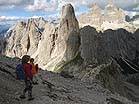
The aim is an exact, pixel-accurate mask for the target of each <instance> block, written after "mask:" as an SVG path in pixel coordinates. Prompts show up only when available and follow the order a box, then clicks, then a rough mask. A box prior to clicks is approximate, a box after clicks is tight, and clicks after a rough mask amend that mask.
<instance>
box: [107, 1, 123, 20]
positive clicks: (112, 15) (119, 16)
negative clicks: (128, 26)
mask: <svg viewBox="0 0 139 104" xmlns="http://www.w3.org/2000/svg"><path fill="white" fill-rule="evenodd" d="M125 16H126V15H125V13H124V11H123V10H122V9H121V8H117V7H116V6H115V5H113V4H111V5H110V4H109V5H107V6H106V7H105V10H104V21H108V22H110V23H111V22H112V23H113V22H117V23H121V22H124V21H125Z"/></svg>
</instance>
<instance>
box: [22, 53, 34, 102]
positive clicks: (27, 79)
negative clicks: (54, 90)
mask: <svg viewBox="0 0 139 104" xmlns="http://www.w3.org/2000/svg"><path fill="white" fill-rule="evenodd" d="M29 60H30V56H29V55H24V56H23V57H22V67H23V70H24V72H25V79H24V81H25V89H24V90H23V95H21V96H20V98H21V99H25V94H26V92H28V100H33V97H32V87H33V86H32V78H33V75H32V73H31V70H32V66H31V65H30V64H29V63H28V62H29Z"/></svg>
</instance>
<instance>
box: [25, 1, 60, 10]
mask: <svg viewBox="0 0 139 104" xmlns="http://www.w3.org/2000/svg"><path fill="white" fill-rule="evenodd" d="M57 6H58V0H51V1H49V2H47V1H46V0H34V4H33V5H28V6H27V7H26V8H25V9H26V10H27V11H38V10H43V11H52V10H55V9H56V8H57Z"/></svg>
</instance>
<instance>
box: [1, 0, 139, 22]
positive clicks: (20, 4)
mask: <svg viewBox="0 0 139 104" xmlns="http://www.w3.org/2000/svg"><path fill="white" fill-rule="evenodd" d="M66 3H71V4H72V5H73V6H74V8H75V11H76V14H80V13H82V12H85V11H87V10H88V9H89V8H90V7H92V5H93V4H95V3H97V4H98V5H99V6H100V7H101V8H104V7H105V6H106V5H107V4H108V3H114V4H115V5H116V6H117V7H120V8H122V9H124V10H126V11H130V13H131V14H132V13H133V14H136V12H139V0H9V1H7V0H0V23H1V22H7V21H17V20H21V19H26V18H30V17H37V16H45V17H55V16H56V17H58V16H59V15H60V13H61V7H62V6H63V5H64V4H66Z"/></svg>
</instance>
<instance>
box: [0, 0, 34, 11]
mask: <svg viewBox="0 0 139 104" xmlns="http://www.w3.org/2000/svg"><path fill="white" fill-rule="evenodd" d="M31 3H33V0H8V1H7V0H0V9H11V8H16V7H24V6H26V5H28V4H31Z"/></svg>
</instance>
